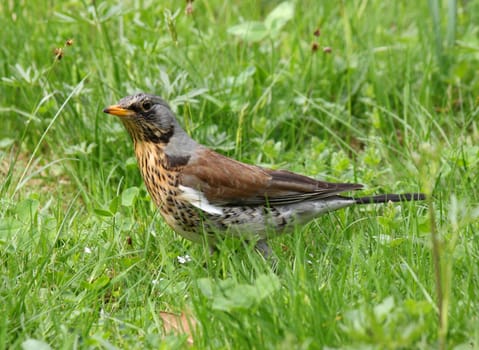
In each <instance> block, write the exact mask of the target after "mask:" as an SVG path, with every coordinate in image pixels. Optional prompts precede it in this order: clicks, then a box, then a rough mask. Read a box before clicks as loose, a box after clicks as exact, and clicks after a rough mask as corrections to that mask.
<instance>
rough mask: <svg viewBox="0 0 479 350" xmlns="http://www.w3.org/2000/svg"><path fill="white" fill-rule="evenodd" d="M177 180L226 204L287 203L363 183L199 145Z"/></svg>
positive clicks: (215, 202)
mask: <svg viewBox="0 0 479 350" xmlns="http://www.w3.org/2000/svg"><path fill="white" fill-rule="evenodd" d="M180 183H181V184H182V185H183V186H187V187H191V188H193V189H196V190H200V191H202V192H203V193H204V196H205V198H206V199H207V200H208V201H209V203H211V204H213V205H226V206H233V205H268V204H275V205H281V204H290V203H296V202H301V201H306V200H313V199H320V198H327V197H331V196H334V195H337V194H338V193H341V192H345V191H352V190H358V189H360V188H362V187H363V186H362V185H360V184H351V183H332V182H324V181H318V180H315V179H312V178H310V177H307V176H303V175H300V174H296V173H293V172H290V171H286V170H271V169H264V168H261V167H259V166H254V165H248V164H245V163H241V162H238V161H236V160H233V159H231V158H227V157H225V156H223V155H221V154H219V153H216V152H214V151H212V150H210V149H207V148H203V147H201V148H199V149H198V151H197V152H196V154H195V156H194V157H192V158H191V159H190V161H189V162H188V164H187V165H186V166H184V167H183V169H182V171H181V177H180Z"/></svg>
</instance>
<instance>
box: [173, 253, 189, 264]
mask: <svg viewBox="0 0 479 350" xmlns="http://www.w3.org/2000/svg"><path fill="white" fill-rule="evenodd" d="M176 258H177V259H178V262H179V263H180V264H186V263H187V262H190V261H191V257H190V256H189V255H188V254H187V255H185V256H181V255H180V256H177V257H176Z"/></svg>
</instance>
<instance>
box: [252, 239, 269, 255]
mask: <svg viewBox="0 0 479 350" xmlns="http://www.w3.org/2000/svg"><path fill="white" fill-rule="evenodd" d="M254 247H255V249H256V250H257V251H258V252H259V253H260V254H261V255H262V256H263V258H265V259H268V258H270V257H271V255H272V253H273V251H272V250H271V247H270V246H269V244H268V242H267V241H266V239H260V240H259V241H258V242H256V245H255V246H254Z"/></svg>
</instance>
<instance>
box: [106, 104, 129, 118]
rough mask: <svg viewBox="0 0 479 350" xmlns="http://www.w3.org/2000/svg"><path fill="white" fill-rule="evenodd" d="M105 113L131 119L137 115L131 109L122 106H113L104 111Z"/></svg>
mask: <svg viewBox="0 0 479 350" xmlns="http://www.w3.org/2000/svg"><path fill="white" fill-rule="evenodd" d="M103 112H104V113H108V114H113V115H116V116H118V117H130V116H133V115H135V112H133V111H132V110H130V109H126V108H123V107H121V106H120V105H113V106H110V107H107V108H105V109H104V110H103Z"/></svg>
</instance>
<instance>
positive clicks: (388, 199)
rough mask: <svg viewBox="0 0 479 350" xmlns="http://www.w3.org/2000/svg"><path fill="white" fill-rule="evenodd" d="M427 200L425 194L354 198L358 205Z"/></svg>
mask: <svg viewBox="0 0 479 350" xmlns="http://www.w3.org/2000/svg"><path fill="white" fill-rule="evenodd" d="M425 199H426V195H425V194H423V193H403V194H380V195H377V196H367V197H359V198H354V200H355V201H356V204H371V203H387V202H409V201H423V200H425Z"/></svg>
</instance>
